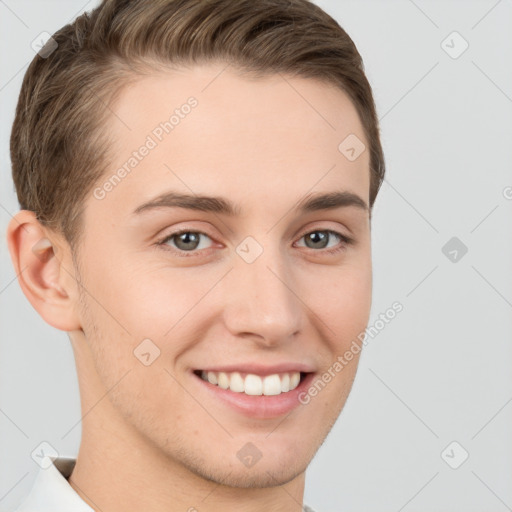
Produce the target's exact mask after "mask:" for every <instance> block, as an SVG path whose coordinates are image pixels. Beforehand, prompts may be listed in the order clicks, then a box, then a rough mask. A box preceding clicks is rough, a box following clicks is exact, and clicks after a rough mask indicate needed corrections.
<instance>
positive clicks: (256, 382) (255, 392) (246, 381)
mask: <svg viewBox="0 0 512 512" xmlns="http://www.w3.org/2000/svg"><path fill="white" fill-rule="evenodd" d="M193 373H194V374H195V375H196V376H197V377H199V378H200V379H201V380H203V381H205V382H208V383H209V384H211V385H212V386H215V387H219V388H221V389H225V390H228V391H231V392H234V393H241V394H244V395H248V396H262V395H264V396H275V395H280V394H283V393H289V392H290V391H293V390H294V389H296V388H297V387H298V386H300V385H301V383H303V382H304V380H305V379H306V378H307V377H308V375H311V374H313V373H314V372H299V371H296V372H293V371H292V372H280V373H274V374H271V375H258V374H255V373H247V372H229V373H228V372H217V371H206V370H200V369H198V370H194V371H193Z"/></svg>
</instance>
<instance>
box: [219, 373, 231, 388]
mask: <svg viewBox="0 0 512 512" xmlns="http://www.w3.org/2000/svg"><path fill="white" fill-rule="evenodd" d="M217 385H218V386H219V387H221V388H222V389H228V388H229V377H228V374H227V373H224V372H219V376H218V382H217Z"/></svg>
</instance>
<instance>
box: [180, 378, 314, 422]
mask: <svg viewBox="0 0 512 512" xmlns="http://www.w3.org/2000/svg"><path fill="white" fill-rule="evenodd" d="M190 375H191V376H192V379H193V381H194V382H195V384H194V387H195V388H196V389H197V391H198V393H200V395H201V396H202V397H203V398H204V399H205V400H207V401H211V402H212V404H219V405H221V406H222V407H227V408H228V409H230V410H231V411H235V412H236V413H237V414H240V415H242V416H245V417H249V418H252V419H258V420H270V419H273V418H277V417H282V416H283V415H285V414H289V413H290V412H291V411H293V410H294V409H297V408H299V405H301V406H302V407H304V405H306V404H307V403H309V400H308V401H305V400H304V399H303V397H304V396H305V395H307V390H308V388H309V387H310V386H311V385H312V383H313V380H314V379H315V376H316V375H317V372H298V371H295V372H293V371H292V372H283V373H278V374H272V375H265V376H263V375H256V374H254V373H244V372H229V373H227V372H216V371H211V370H208V371H205V370H193V371H190ZM210 381H211V382H210ZM306 410H311V409H310V408H309V406H308V407H307V409H306Z"/></svg>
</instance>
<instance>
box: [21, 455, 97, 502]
mask: <svg viewBox="0 0 512 512" xmlns="http://www.w3.org/2000/svg"><path fill="white" fill-rule="evenodd" d="M50 459H51V460H52V464H51V465H50V466H48V467H47V468H46V469H43V468H40V469H39V472H38V474H37V475H36V478H35V480H34V483H33V485H32V488H31V490H30V493H29V495H28V496H27V497H26V498H25V500H24V501H22V502H21V504H20V505H19V506H18V508H17V509H16V510H15V512H94V509H92V508H91V507H90V506H89V505H88V504H87V503H86V502H85V501H84V500H83V499H82V498H81V497H80V495H79V494H78V493H77V492H76V491H75V490H74V489H73V487H71V485H70V484H69V482H68V481H67V479H68V478H69V476H70V475H71V472H72V471H73V468H74V467H75V463H76V458H68V457H50Z"/></svg>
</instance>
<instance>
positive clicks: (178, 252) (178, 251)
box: [155, 229, 354, 258]
mask: <svg viewBox="0 0 512 512" xmlns="http://www.w3.org/2000/svg"><path fill="white" fill-rule="evenodd" d="M319 232H322V233H330V234H333V235H335V236H336V237H338V238H339V239H340V240H341V242H342V243H340V244H339V245H338V246H336V247H335V248H332V249H319V250H318V251H316V250H315V249H311V250H312V251H313V252H323V253H327V254H329V255H334V254H337V253H339V252H341V251H344V250H346V248H347V246H348V245H351V244H353V243H354V239H353V238H350V237H348V236H346V235H343V234H341V233H339V232H338V231H333V230H332V229H313V230H312V231H306V232H305V233H303V234H302V235H301V236H300V237H299V240H300V239H302V238H304V237H305V236H306V235H310V234H311V233H319ZM184 233H194V234H198V235H205V236H206V237H208V238H209V239H210V240H212V237H210V236H209V235H208V234H207V233H203V232H202V231H194V230H192V229H182V230H181V231H176V232H174V233H170V234H169V235H166V236H165V237H164V238H162V239H160V240H159V241H157V242H156V244H155V245H156V246H158V247H161V248H162V249H163V250H164V251H171V252H172V253H174V254H176V255H177V256H180V257H185V258H190V257H194V256H196V255H197V254H198V253H200V252H201V250H197V249H195V250H193V251H183V250H181V249H175V248H173V247H169V246H168V245H167V244H166V242H168V241H169V240H171V239H173V238H174V237H177V236H179V235H182V234H184ZM203 250H208V249H203Z"/></svg>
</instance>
